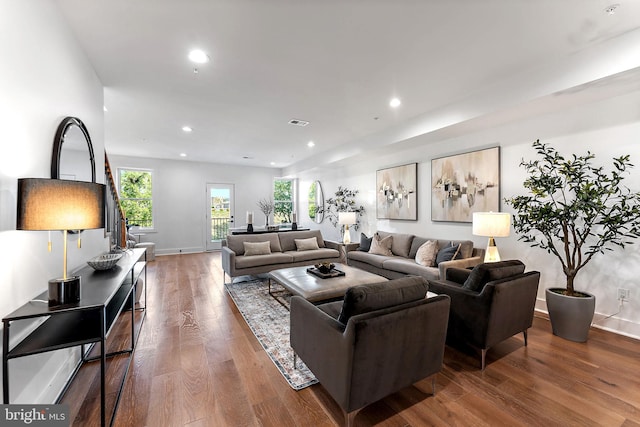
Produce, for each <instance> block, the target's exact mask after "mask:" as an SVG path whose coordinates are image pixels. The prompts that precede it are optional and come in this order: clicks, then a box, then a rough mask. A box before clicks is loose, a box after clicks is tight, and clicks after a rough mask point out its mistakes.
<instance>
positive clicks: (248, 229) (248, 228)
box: [247, 224, 253, 233]
mask: <svg viewBox="0 0 640 427" xmlns="http://www.w3.org/2000/svg"><path fill="white" fill-rule="evenodd" d="M247 233H253V224H247Z"/></svg>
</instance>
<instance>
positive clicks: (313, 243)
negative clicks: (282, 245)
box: [293, 236, 319, 251]
mask: <svg viewBox="0 0 640 427" xmlns="http://www.w3.org/2000/svg"><path fill="white" fill-rule="evenodd" d="M293 241H294V242H295V244H296V250H298V251H312V250H314V249H319V248H318V239H316V237H315V236H314V237H309V238H308V239H294V240H293Z"/></svg>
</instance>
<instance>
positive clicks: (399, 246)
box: [376, 231, 414, 258]
mask: <svg viewBox="0 0 640 427" xmlns="http://www.w3.org/2000/svg"><path fill="white" fill-rule="evenodd" d="M376 234H379V235H380V237H382V238H385V237H388V236H391V237H392V238H393V243H392V244H391V252H392V253H393V254H394V255H398V256H403V257H405V258H409V251H410V250H411V242H413V238H414V235H413V234H400V233H389V232H388V231H378V232H377V233H376Z"/></svg>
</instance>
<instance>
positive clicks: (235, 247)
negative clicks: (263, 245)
mask: <svg viewBox="0 0 640 427" xmlns="http://www.w3.org/2000/svg"><path fill="white" fill-rule="evenodd" d="M313 237H315V238H316V240H317V243H318V249H311V250H297V246H296V242H295V240H296V239H308V238H313ZM244 242H250V243H256V242H269V243H270V248H271V253H270V254H266V255H245V247H244ZM339 249H340V245H339V244H338V243H336V242H332V241H329V240H324V239H323V238H322V233H320V231H319V230H309V231H287V232H274V233H262V234H238V235H230V236H227V238H226V239H225V240H223V241H222V269H223V270H224V272H225V273H226V274H227V275H228V276H229V277H231V278H233V277H237V276H244V275H248V274H260V273H268V272H270V271H272V270H277V269H279V268H287V267H296V266H303V265H311V264H316V263H319V262H323V261H328V262H340V250H339Z"/></svg>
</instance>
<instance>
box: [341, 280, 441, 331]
mask: <svg viewBox="0 0 640 427" xmlns="http://www.w3.org/2000/svg"><path fill="white" fill-rule="evenodd" d="M428 287H429V286H428V283H427V280H426V279H425V278H423V277H419V276H408V277H402V278H400V279H395V280H389V281H388V282H381V283H374V284H371V285H360V286H354V287H352V288H349V289H347V292H346V293H345V294H344V300H343V303H342V310H341V311H340V316H338V321H339V322H340V323H342V324H344V325H346V324H347V322H348V321H349V319H350V318H351V317H352V316H357V315H358V314H363V313H368V312H370V311H376V310H381V309H383V308H388V307H393V306H396V305H400V304H405V303H408V302H411V301H417V300H420V299H423V298H424V297H425V296H426V295H427V289H428Z"/></svg>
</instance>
